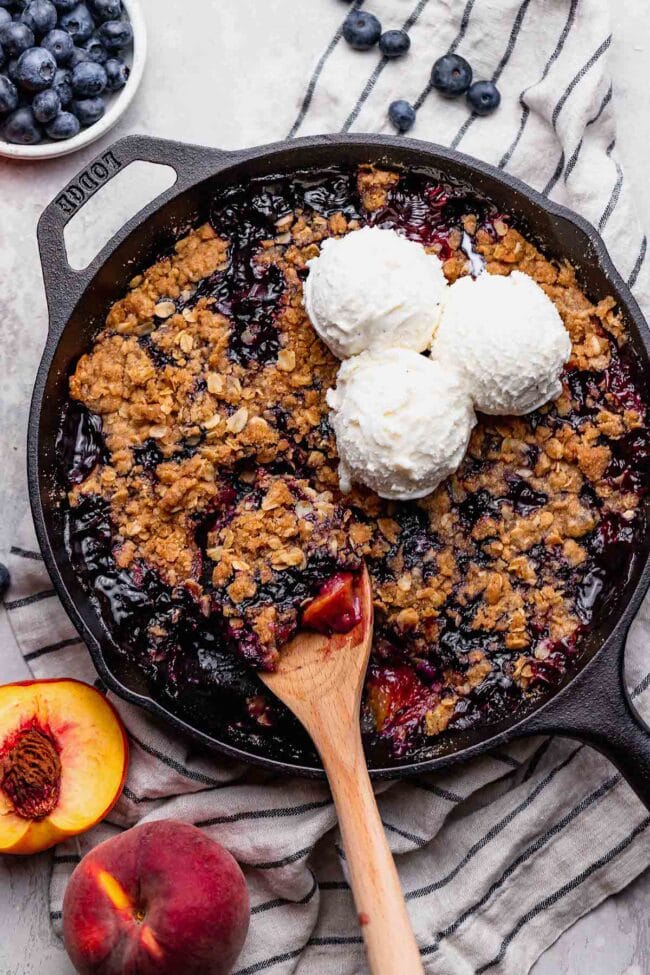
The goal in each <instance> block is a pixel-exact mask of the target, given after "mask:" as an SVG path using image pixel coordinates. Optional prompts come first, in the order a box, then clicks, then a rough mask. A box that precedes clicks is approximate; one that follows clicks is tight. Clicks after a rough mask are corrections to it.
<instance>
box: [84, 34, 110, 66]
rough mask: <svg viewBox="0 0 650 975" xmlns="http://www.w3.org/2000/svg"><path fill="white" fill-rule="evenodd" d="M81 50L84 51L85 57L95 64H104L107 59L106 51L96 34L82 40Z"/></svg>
mask: <svg viewBox="0 0 650 975" xmlns="http://www.w3.org/2000/svg"><path fill="white" fill-rule="evenodd" d="M81 50H82V51H85V52H86V57H87V59H88V60H89V61H94V62H95V64H106V62H107V61H108V51H107V50H106V48H105V47H104V45H103V44H102V42H101V41H100V39H99V38H98V37H97V35H96V34H95V35H94V36H93V37H89V38H88V40H87V41H84V42H83V44H82V47H81Z"/></svg>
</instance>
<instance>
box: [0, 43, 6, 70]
mask: <svg viewBox="0 0 650 975" xmlns="http://www.w3.org/2000/svg"><path fill="white" fill-rule="evenodd" d="M6 60H7V55H6V54H5V52H4V48H3V46H2V44H0V68H1V67H2V66H3V65H4V63H5V61H6Z"/></svg>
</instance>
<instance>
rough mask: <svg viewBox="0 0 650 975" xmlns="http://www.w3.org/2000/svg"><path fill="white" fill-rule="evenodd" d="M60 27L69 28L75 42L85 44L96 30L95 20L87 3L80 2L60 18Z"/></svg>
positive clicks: (68, 30)
mask: <svg viewBox="0 0 650 975" xmlns="http://www.w3.org/2000/svg"><path fill="white" fill-rule="evenodd" d="M59 27H62V28H63V30H67V32H68V34H70V35H71V37H72V40H73V41H74V42H75V44H83V42H84V41H87V40H88V38H89V37H90V36H91V34H92V33H93V31H94V30H95V21H94V20H93V18H92V16H91V14H90V10H89V9H88V7H87V6H86V4H85V3H78V4H77V6H76V7H74V9H73V10H71V11H70V12H69V13H66V14H63V16H62V17H61V18H60V19H59Z"/></svg>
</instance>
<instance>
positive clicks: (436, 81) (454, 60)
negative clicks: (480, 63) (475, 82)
mask: <svg viewBox="0 0 650 975" xmlns="http://www.w3.org/2000/svg"><path fill="white" fill-rule="evenodd" d="M472 77H473V71H472V66H471V64H470V63H469V62H468V61H466V60H465V58H461V56H460V55H459V54H445V55H443V57H441V58H438V60H437V61H436V62H435V64H434V66H433V70H432V72H431V84H432V85H433V87H434V88H435V89H436V91H439V92H440V94H441V95H444V96H445V98H456V97H457V96H458V95H464V94H465V92H466V91H467V89H468V88H469V86H470V85H471V83H472Z"/></svg>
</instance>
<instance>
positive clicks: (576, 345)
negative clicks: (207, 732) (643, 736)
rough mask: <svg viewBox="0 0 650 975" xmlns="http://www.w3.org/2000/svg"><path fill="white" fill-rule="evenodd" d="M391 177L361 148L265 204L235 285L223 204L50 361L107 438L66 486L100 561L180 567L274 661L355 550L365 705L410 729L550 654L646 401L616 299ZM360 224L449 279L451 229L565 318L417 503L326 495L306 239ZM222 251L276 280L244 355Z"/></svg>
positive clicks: (519, 681) (527, 674)
mask: <svg viewBox="0 0 650 975" xmlns="http://www.w3.org/2000/svg"><path fill="white" fill-rule="evenodd" d="M407 179H408V178H407V177H401V176H400V174H398V173H394V172H387V171H382V170H380V169H376V168H373V167H361V168H360V170H359V172H358V175H357V194H358V201H357V203H356V204H355V208H354V211H347V210H345V208H341V209H339V210H336V211H335V212H331V213H330V212H327V213H323V212H319V211H318V210H317V209H314V208H310V207H309V206H307V205H305V204H304V203H303V204H302V205H298V206H296V207H295V208H294V209H292V210H291V212H288V213H287V212H282V213H281V215H280V216H279V217H278V218H277V219H273V220H271V221H269V222H268V223H269V225H268V227H267V230H266V233H265V234H264V235H263V236H262V237H260V239H259V243H258V245H257V246H256V247H255V248H254V249H253V252H252V254H251V258H250V267H249V268H248V271H247V273H248V278H247V279H246V281H245V282H244V283H243V284H242V283H241V282H242V276H243V270H242V267H240V266H239V265H237V263H236V262H237V261H238V260H240V257H241V247H239V246H238V245H236V242H235V240H234V238H232V237H227V236H220V232H219V228H220V227H222V223H220V221H219V220H218V219H217V220H215V221H214V226H213V225H211V224H205V225H204V226H202V227H200V228H199V229H198V230H196V231H193V232H192V233H191V234H189V235H188V236H187V237H186V238H185V239H184V240H182V241H180V242H179V243H178V244H177V245H176V249H175V252H174V254H173V255H172V256H171V257H169V258H166V259H164V260H161V261H159V262H158V263H157V264H155V265H154V266H153V267H152V268H150V269H149V270H147V271H146V272H145V273H144V274H143V275H139V276H138V277H136V278H134V279H133V281H132V282H131V287H130V291H129V293H128V294H127V296H126V297H124V298H123V299H122V300H120V301H118V302H117V303H116V304H115V305H114V306H113V308H112V309H111V311H110V312H109V315H108V318H107V321H106V328H105V330H104V331H103V332H102V333H101V334H100V335H99V336H98V337H97V339H96V340H95V343H94V345H93V347H92V349H91V351H90V352H89V353H88V354H87V355H84V356H83V357H82V358H81V360H80V361H79V363H78V365H77V368H76V370H75V372H74V374H73V375H72V377H71V379H70V393H71V397H72V398H73V399H74V400H77V401H79V402H80V403H82V404H83V405H84V406H85V407H86V408H87V409H88V410H89V411H90V412H91V413H92V414H97V415H98V416H100V417H101V421H102V430H103V437H104V440H105V444H106V448H107V456H106V458H105V459H104V460H103V462H101V463H99V464H98V465H97V466H96V467H95V468H94V470H93V471H92V472H91V473H90V475H89V476H88V477H87V478H86V479H85V480H83V481H82V483H80V484H77V485H75V486H74V487H73V488H72V490H71V492H70V496H69V498H70V504H71V506H72V507H73V509H74V508H75V507H76V506H78V505H80V504H81V503H82V501H83V499H84V498H87V497H89V496H99V497H101V498H102V499H104V501H105V502H106V503H107V504H108V505H109V508H110V516H111V522H112V526H113V531H114V537H113V541H112V552H113V557H114V559H115V563H116V565H117V566H118V567H119V569H120V570H125V571H127V572H131V573H134V572H137V570H138V566H139V565H141V564H144V565H146V566H147V567H150V568H152V569H154V570H155V572H156V573H157V574H158V576H159V577H160V578H161V580H162V581H163V583H164V584H166V585H168V586H169V587H183V588H184V589H185V590H186V591H187V592H188V593H189V594H190V595H191V598H192V599H193V600H194V601H195V603H196V604H197V606H199V607H200V611H201V613H203V614H204V615H205V616H207V617H209V616H210V615H211V614H214V615H215V616H218V617H219V618H220V619H222V620H223V621H225V625H226V631H227V634H228V636H229V638H230V639H231V640H232V642H233V646H234V648H235V649H236V650H237V651H238V652H239V653H240V655H241V656H242V657H243V658H244V659H245V660H247V661H248V662H250V663H253V664H254V665H255V666H258V667H265V668H272V667H273V665H274V663H275V661H276V660H277V654H278V652H279V649H280V648H281V645H282V643H283V642H285V641H286V640H287V639H288V638H290V636H291V635H292V634H293V633H294V632H295V630H296V628H297V627H298V625H299V614H300V608H301V606H302V605H304V603H305V601H307V600H308V599H309V598H311V597H312V596H313V595H314V594H315V593H316V592H317V590H318V588H319V587H320V586H321V585H322V583H323V582H324V581H326V579H327V578H328V577H329V576H331V575H332V574H334V573H336V572H339V571H342V570H349V569H352V570H354V569H356V568H358V567H359V565H360V563H361V560H362V559H364V558H365V559H366V560H367V562H368V566H369V570H370V573H371V577H372V582H373V589H374V598H375V611H376V619H377V628H376V629H377V633H376V641H375V649H374V653H373V659H372V663H371V668H370V671H369V676H368V682H367V691H366V702H367V711H366V716H367V719H368V720H369V721H370V722H371V724H372V727H373V728H374V730H375V731H377V732H379V733H386V734H387V735H390V736H391V738H392V739H393V741H395V742H397V743H398V745H399V743H400V742H402V744H403V743H404V742H406V741H407V740H408V739H409V736H410V735H411V734H412V733H413V729H414V728H416V729H418V730H419V731H420V732H423V733H424V734H426V735H429V736H432V735H437V734H439V733H441V732H442V731H444V730H445V729H446V728H447V726H448V725H449V723H450V722H451V721H454V722H455V723H457V724H458V725H459V726H462V722H463V720H465V718H464V715H469V711H470V707H471V705H470V702H473V701H475V700H478V699H479V697H480V694H481V693H482V690H483V689H486V688H489V687H493V686H496V685H499V686H500V687H501V688H502V689H503V688H505V687H506V686H507V687H509V688H515V689H518V690H519V692H520V693H521V694H526V693H529V692H530V691H531V690H532V689H534V688H535V687H537V686H539V685H540V683H549V682H552V680H553V679H554V676H555V675H556V674H557V673H559V672H561V670H562V669H564V668H565V667H566V664H567V659H568V658H569V657H570V656H571V654H572V653H573V652H574V644H575V640H576V637H577V635H578V634H579V632H580V631H581V628H582V627H583V626H584V625H585V624H586V623H587V622H588V620H589V618H590V614H591V610H592V606H591V605H589V601H588V599H587V597H586V596H585V592H586V591H587V590H589V586H587V590H585V588H584V583H585V577H586V576H589V574H591V575H592V576H593V574H594V572H595V568H594V566H595V562H594V560H595V558H596V557H597V555H598V554H599V553H600V552H602V551H603V549H604V546H606V544H608V542H609V541H610V540H611V536H612V531H613V528H612V526H620V525H623V526H625V525H629V526H631V524H632V523H633V522H634V521H635V519H636V518H637V509H638V507H639V500H640V496H641V490H640V487H639V483H638V482H636V481H635V478H634V476H632V477H631V476H628V475H626V473H625V465H626V464H628V466H629V463H631V460H630V458H631V457H632V454H633V451H631V450H630V449H629V447H628V446H627V445H628V442H629V441H630V439H631V438H633V437H634V435H635V432H636V431H639V430H641V429H642V428H644V427H645V421H646V407H645V405H644V404H643V403H642V401H641V399H640V397H639V396H638V394H636V393H635V392H634V390H633V388H632V386H631V383H630V379H629V376H628V374H627V372H626V367H625V366H624V365H623V363H622V360H621V356H620V349H621V348H622V347H623V346H624V344H625V332H624V327H623V323H622V321H621V319H620V317H619V315H618V314H617V311H616V308H615V303H614V301H613V300H612V299H610V298H606V299H603V300H601V301H599V302H598V303H596V304H594V303H592V302H590V301H589V299H588V298H587V297H586V296H585V294H584V293H583V291H582V290H581V288H580V285H579V283H578V281H577V279H576V274H575V271H574V270H573V268H572V267H570V266H569V264H568V263H566V262H556V261H552V260H549V259H547V258H546V257H545V256H544V255H543V254H542V253H541V252H540V250H538V249H537V248H536V247H535V246H534V245H533V244H532V243H531V242H530V241H528V240H526V239H525V238H524V237H523V236H522V234H521V233H520V232H519V231H518V230H517V229H515V228H513V227H512V226H511V225H510V222H509V220H508V218H507V217H504V216H503V215H498V214H496V213H495V212H493V211H490V210H488V212H487V213H485V212H476V213H474V212H466V213H465V214H463V215H462V216H461V217H459V218H456V223H455V224H454V225H451V226H445V225H440V222H438V223H431V222H429V223H428V222H427V221H433V219H434V218H433V217H429V216H427V217H426V218H421V219H420V217H421V209H422V207H423V205H424V204H422V203H421V200H422V199H425V200H426V201H427V206H431V208H432V211H431V212H432V213H434V215H435V214H439V213H440V212H442V209H441V208H442V207H443V206H444V201H445V199H446V198H445V196H444V193H443V191H442V190H440V188H435V190H434V191H432V190H430V189H429V188H428V187H427V186H426V184H425V188H424V190H418V192H419V193H420V197H417V196H416V195H415V191H413V190H412V188H411V187H410V184H408V182H407ZM414 201H415V202H414ZM418 201H419V202H418ZM418 207H420V210H418ZM351 212H354V213H355V215H354V216H351V215H350V213H351ZM418 214H420V217H418ZM416 217H418V219H419V221H420V222H419V223H418V222H417V221H416V219H415V218H416ZM436 219H437V217H436ZM366 223H371V224H375V225H381V226H384V225H385V226H395V227H396V228H397V229H400V228H402V229H403V231H404V232H405V233H407V235H410V236H412V237H413V238H414V239H417V240H419V241H420V242H421V243H423V245H424V246H425V247H426V249H427V250H428V251H430V252H432V253H437V254H439V255H440V257H441V259H442V260H443V261H444V270H445V274H446V276H447V278H448V279H449V280H450V281H453V280H456V278H458V277H459V276H460V275H463V274H468V273H469V272H470V267H469V261H468V258H467V256H466V254H465V253H464V252H463V251H462V250H461V249H460V248H461V241H462V231H464V232H465V233H467V234H469V235H470V236H471V237H472V244H473V249H474V251H475V252H476V254H479V255H480V256H481V257H482V258H483V260H484V261H485V264H486V270H487V272H488V273H490V274H509V273H511V271H512V270H513V269H515V268H516V269H517V270H519V271H522V272H524V273H525V274H528V275H529V276H530V277H532V278H533V279H534V280H535V281H536V282H537V283H538V284H540V285H541V286H542V288H543V289H544V290H545V292H546V294H547V295H548V296H549V298H550V299H551V300H552V301H553V302H554V304H555V306H556V307H557V309H558V311H559V313H560V315H561V317H562V319H563V321H564V324H565V326H566V328H567V330H568V332H569V334H570V336H571V340H572V357H571V360H570V362H569V364H568V366H567V369H566V371H565V377H564V386H563V391H562V394H561V396H560V397H559V398H558V399H557V400H556V401H555V402H553V403H551V404H548V405H547V406H545V407H543V408H542V409H540V410H538V411H536V412H535V413H533V414H530V415H529V416H526V417H487V416H481V417H479V423H478V425H477V427H476V428H475V430H474V432H473V435H472V438H471V441H470V445H469V449H468V453H467V456H466V458H465V461H464V462H463V464H462V466H461V468H460V469H459V471H458V472H457V473H456V474H455V475H453V476H452V477H451V478H449V479H448V481H447V482H445V483H444V484H442V485H441V486H440V487H439V488H438V489H437V490H436V491H435V492H434V493H433V494H431V495H430V496H429V497H427V498H425V499H423V500H422V501H419V502H409V503H401V502H389V501H384V500H382V499H380V498H378V497H377V496H376V495H374V494H372V493H371V492H369V491H367V490H365V489H359V488H355V489H354V490H353V492H352V493H351V494H349V495H345V496H342V495H341V493H340V491H339V488H338V477H337V465H338V458H337V454H336V444H335V441H334V437H333V434H332V431H331V429H330V426H329V422H328V410H327V406H326V402H325V393H326V390H327V389H328V387H329V386H331V385H333V383H334V379H335V375H336V369H337V361H336V360H335V359H334V357H333V356H332V355H331V353H330V352H329V351H328V349H327V348H326V347H325V346H324V345H323V344H322V343H321V341H320V340H319V339H318V336H317V335H316V333H315V332H314V330H313V329H312V327H311V325H310V323H309V321H308V319H307V317H306V314H305V312H304V309H303V306H302V280H303V279H304V274H305V271H306V262H307V261H308V260H309V259H310V258H312V257H314V256H316V255H317V254H318V251H319V245H320V243H321V242H322V241H323V240H324V239H325V238H327V237H328V236H332V235H342V234H345V233H349V232H351V231H353V230H355V229H357V228H358V227H359V226H361V225H363V224H366ZM215 227H216V228H217V229H215ZM226 273H231V274H232V275H233V280H236V281H237V282H239V284H238V286H239V287H241V288H244V287H246V288H248V289H249V291H248V292H247V294H248V297H249V298H250V299H251V301H253V302H254V303H255V302H258V301H259V302H262V303H263V302H265V301H267V300H269V301H270V298H269V294H270V292H271V291H272V287H271V284H268V282H269V281H275V280H279V281H280V282H281V287H280V288H279V289H276V290H278V294H277V295H275V298H274V300H275V304H274V306H273V307H274V313H273V328H274V336H275V338H274V341H275V345H274V346H271V345H270V344H269V345H268V348H267V350H266V351H262V352H259V351H258V352H255V353H253V352H250V354H249V351H248V350H249V349H254V348H257V347H256V346H255V342H258V340H259V334H260V332H259V330H260V327H261V326H259V323H257V324H256V323H253V324H252V325H246V327H245V328H244V329H243V331H242V327H241V325H240V323H239V322H238V320H237V318H236V316H233V315H232V314H228V309H227V308H226V306H225V304H224V302H223V301H222V299H221V298H220V297H219V293H218V286H220V282H221V281H222V280H223V277H224V275H225V274H226ZM238 275H239V276H238ZM273 275H276V276H279V277H277V279H276V278H274V277H273ZM206 282H208V284H209V285H210V286H209V287H206ZM274 287H275V286H274ZM255 329H257V331H255ZM235 340H237V343H238V344H237V345H235ZM260 348H261V346H260ZM592 588H593V587H592ZM595 591H596V592H598V589H597V588H596V590H595ZM262 710H263V713H264V715H265V721H267V720H268V714H267V711H266V710H265V709H262ZM468 720H469V717H468Z"/></svg>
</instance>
